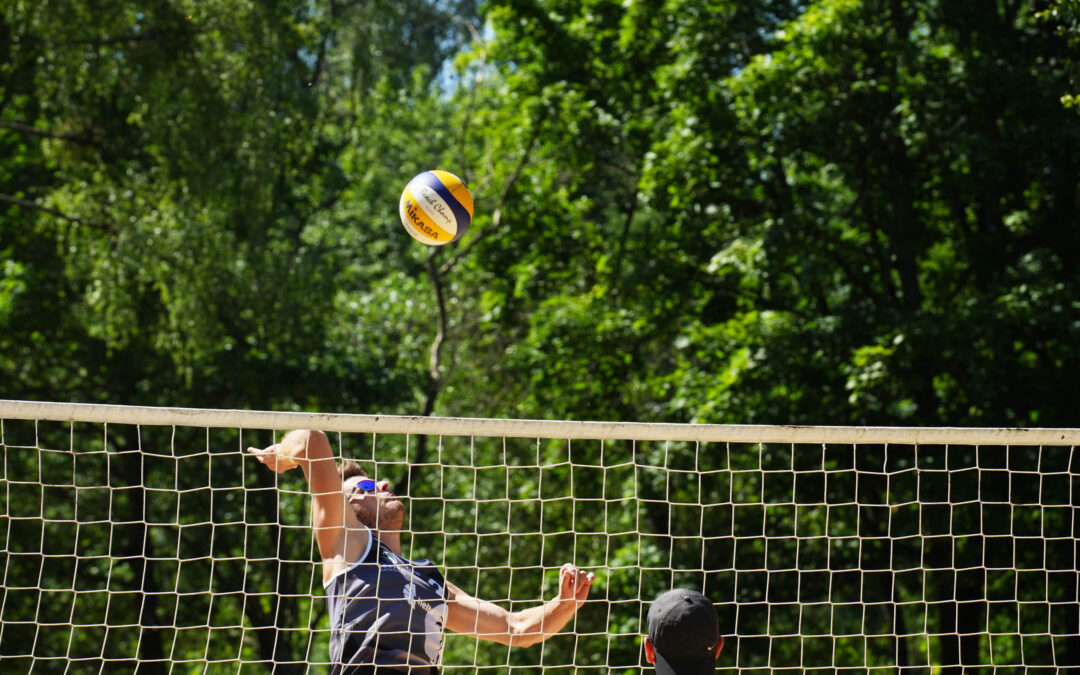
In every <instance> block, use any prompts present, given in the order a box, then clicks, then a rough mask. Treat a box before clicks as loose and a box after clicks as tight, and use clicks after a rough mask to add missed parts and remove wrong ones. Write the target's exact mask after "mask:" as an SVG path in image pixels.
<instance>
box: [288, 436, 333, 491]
mask: <svg viewBox="0 0 1080 675" xmlns="http://www.w3.org/2000/svg"><path fill="white" fill-rule="evenodd" d="M277 455H278V458H279V461H281V460H282V459H284V461H286V462H289V463H291V464H292V465H293V466H299V467H300V469H301V470H302V471H303V472H304V476H305V477H307V478H308V479H309V480H310V477H311V476H310V473H311V466H312V463H313V462H322V461H327V462H332V461H334V457H333V453H331V451H330V441H329V440H328V439H327V438H326V434H324V433H323V432H321V431H318V430H316V429H297V430H295V431H290V432H289V433H287V434H285V438H283V439H281V442H280V443H278V448H277Z"/></svg>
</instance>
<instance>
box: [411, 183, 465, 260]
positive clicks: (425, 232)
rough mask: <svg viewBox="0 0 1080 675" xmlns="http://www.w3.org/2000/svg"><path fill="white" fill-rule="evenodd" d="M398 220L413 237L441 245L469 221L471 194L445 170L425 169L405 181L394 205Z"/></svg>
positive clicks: (457, 234) (457, 236) (460, 232)
mask: <svg viewBox="0 0 1080 675" xmlns="http://www.w3.org/2000/svg"><path fill="white" fill-rule="evenodd" d="M398 211H399V212H400V214H401V224H402V225H404V226H405V231H406V232H408V233H409V234H410V235H411V236H412V238H413V239H415V240H416V241H418V242H420V243H422V244H427V245H428V246H443V245H444V244H449V243H450V242H452V241H456V240H457V239H460V238H461V235H463V234H465V230H467V229H469V223H470V222H472V214H473V200H472V194H470V193H469V189H468V188H467V187H465V184H464V183H462V182H461V179H460V178H458V177H457V176H455V175H454V174H452V173H450V172H449V171H440V170H438V169H436V170H434V171H425V172H424V173H422V174H420V175H419V176H417V177H416V178H413V179H412V180H411V181H409V184H408V185H406V186H405V191H404V192H402V193H401V202H400V203H399V205H398Z"/></svg>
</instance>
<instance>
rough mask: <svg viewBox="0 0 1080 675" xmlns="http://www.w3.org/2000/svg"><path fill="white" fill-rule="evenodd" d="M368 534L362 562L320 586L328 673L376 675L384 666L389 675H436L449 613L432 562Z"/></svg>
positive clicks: (352, 565) (350, 566)
mask: <svg viewBox="0 0 1080 675" xmlns="http://www.w3.org/2000/svg"><path fill="white" fill-rule="evenodd" d="M368 534H369V535H370V536H369V537H368V547H367V550H366V551H364V554H363V555H361V556H360V560H359V561H357V562H355V563H353V564H351V565H349V567H348V568H346V569H345V571H344V572H340V573H338V574H337V575H336V576H334V578H332V579H331V580H330V581H329V582H327V583H325V584H324V586H325V588H326V600H327V603H328V604H329V609H330V625H331V628H332V633H331V636H330V661H331V664H332V665H331V667H330V672H331V673H333V674H337V673H341V674H342V675H347V674H348V673H351V672H358V673H361V672H362V673H368V672H375V671H373V669H372V668H371V667H372V666H386V667H388V668H390V669H391V670H390V672H394V671H395V670H400V671H401V672H408V673H412V674H413V675H435V674H437V673H438V672H439V671H438V666H439V662H440V660H441V659H442V648H443V625H444V624H445V623H446V613H447V607H446V590H445V588H444V585H445V581H444V579H443V576H442V574H440V573H439V571H438V570H437V569H435V567H434V566H433V565H432V564H431V562H430V561H428V560H417V561H415V562H414V561H412V560H409V559H408V558H404V557H402V556H400V555H398V554H396V553H394V552H393V551H391V550H390V548H389V547H387V546H386V544H384V543H382V542H381V541H379V539H378V538H377V537H376V536H375V533H374V532H373V531H371V530H370V529H369V530H368ZM361 664H365V665H361ZM378 672H383V671H382V669H381V668H380V669H379V670H378Z"/></svg>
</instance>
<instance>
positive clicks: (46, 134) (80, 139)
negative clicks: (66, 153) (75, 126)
mask: <svg viewBox="0 0 1080 675" xmlns="http://www.w3.org/2000/svg"><path fill="white" fill-rule="evenodd" d="M0 129H9V130H11V131H15V132H18V133H20V134H26V135H27V136H39V137H41V138H55V139H57V140H61V141H71V142H72V143H82V144H83V145H90V146H93V147H95V148H100V147H101V145H100V144H99V143H98V142H97V141H95V140H94V139H92V138H90V137H89V136H86V135H83V134H71V133H57V132H55V131H48V130H46V129H38V128H37V127H32V126H30V125H29V124H22V123H21V122H0Z"/></svg>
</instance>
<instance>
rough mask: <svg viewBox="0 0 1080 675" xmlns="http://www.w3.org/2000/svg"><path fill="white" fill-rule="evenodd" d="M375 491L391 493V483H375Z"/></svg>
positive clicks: (382, 481)
mask: <svg viewBox="0 0 1080 675" xmlns="http://www.w3.org/2000/svg"><path fill="white" fill-rule="evenodd" d="M375 489H376V490H378V491H379V492H390V481H388V480H381V481H379V482H377V483H375Z"/></svg>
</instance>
